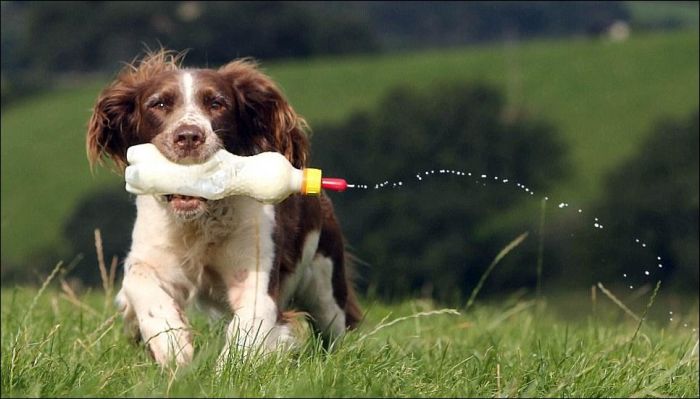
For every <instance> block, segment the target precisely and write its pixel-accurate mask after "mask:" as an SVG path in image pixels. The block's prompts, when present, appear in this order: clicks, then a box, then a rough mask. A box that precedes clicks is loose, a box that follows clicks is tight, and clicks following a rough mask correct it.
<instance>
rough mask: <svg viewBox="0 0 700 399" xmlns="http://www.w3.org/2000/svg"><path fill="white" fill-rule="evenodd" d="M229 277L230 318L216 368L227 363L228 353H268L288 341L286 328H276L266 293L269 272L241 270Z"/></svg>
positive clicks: (274, 307)
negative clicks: (259, 351)
mask: <svg viewBox="0 0 700 399" xmlns="http://www.w3.org/2000/svg"><path fill="white" fill-rule="evenodd" d="M230 277H231V278H230V279H228V280H229V281H228V282H227V283H228V292H227V295H228V300H229V303H230V306H231V308H232V310H233V312H234V316H233V320H231V323H229V325H228V328H227V331H226V344H225V347H224V349H223V351H222V352H221V355H220V357H219V366H220V367H221V366H223V365H224V364H226V362H228V361H229V358H230V357H231V356H232V352H234V353H235V352H238V353H239V355H240V356H246V355H247V354H249V353H250V352H251V351H255V350H256V349H260V350H262V351H263V352H268V351H270V350H272V349H274V348H276V347H277V346H278V345H279V344H290V343H291V341H292V336H291V334H290V331H289V327H288V326H287V325H279V324H278V309H277V304H276V303H275V301H274V299H273V298H272V297H271V296H270V295H269V293H268V283H269V279H270V278H269V272H266V271H265V272H263V271H255V270H249V269H241V270H236V271H234V272H233V273H232V275H231V276H230ZM234 347H235V348H236V349H235V350H234Z"/></svg>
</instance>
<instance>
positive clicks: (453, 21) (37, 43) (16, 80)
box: [1, 1, 629, 103]
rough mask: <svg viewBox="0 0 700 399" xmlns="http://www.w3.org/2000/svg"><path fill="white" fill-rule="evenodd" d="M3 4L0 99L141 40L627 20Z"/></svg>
mask: <svg viewBox="0 0 700 399" xmlns="http://www.w3.org/2000/svg"><path fill="white" fill-rule="evenodd" d="M1 9H2V24H1V25H2V83H3V85H2V86H3V88H2V100H3V103H5V102H7V101H9V100H10V99H12V100H14V99H15V96H16V95H23V94H25V93H27V92H29V91H31V90H32V89H36V88H39V87H42V86H45V85H46V84H47V83H48V82H51V81H52V80H54V75H56V74H66V73H75V72H82V73H84V72H95V71H112V70H114V67H115V64H116V63H117V62H121V61H128V60H132V59H133V58H134V57H135V56H136V55H137V54H138V53H139V52H141V51H142V50H143V49H144V47H148V48H157V47H159V46H161V45H162V46H165V47H167V48H172V49H178V50H184V49H189V50H190V51H189V54H188V57H187V61H188V62H192V63H193V64H194V65H212V66H215V65H220V64H223V63H225V62H228V61H230V60H231V59H233V58H237V57H243V56H253V57H256V58H262V59H278V58H301V57H310V56H317V55H321V54H346V53H373V52H377V51H384V50H393V49H404V48H419V47H444V46H450V45H459V44H465V43H473V42H479V41H488V40H499V39H503V38H504V37H512V36H518V37H532V36H559V35H571V34H599V33H602V32H604V31H605V29H606V28H607V27H608V26H610V24H611V23H613V22H614V21H616V20H627V19H628V18H629V15H628V12H627V11H626V8H625V7H624V5H623V3H621V2H574V3H573V4H572V3H568V2H478V1H477V2H445V1H438V2H435V1H431V2H405V3H397V2H389V1H378V2H371V1H369V2H368V1H359V2H286V1H279V2H277V1H240V2H238V1H237V2H216V1H204V2H195V1H158V2H156V1H138V2H136V1H118V2H117V1H52V2H39V1H27V2H19V1H3V2H2V8H1ZM10 93H12V94H13V96H12V97H11V96H10Z"/></svg>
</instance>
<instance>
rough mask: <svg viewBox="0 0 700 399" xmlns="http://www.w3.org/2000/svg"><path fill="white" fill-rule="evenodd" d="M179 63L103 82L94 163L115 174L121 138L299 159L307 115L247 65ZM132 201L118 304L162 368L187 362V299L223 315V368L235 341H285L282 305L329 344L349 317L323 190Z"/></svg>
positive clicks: (176, 152) (355, 311) (351, 309)
mask: <svg viewBox="0 0 700 399" xmlns="http://www.w3.org/2000/svg"><path fill="white" fill-rule="evenodd" d="M180 59H181V57H180V56H179V55H174V54H173V53H171V52H169V51H164V50H161V51H158V52H155V53H149V54H147V55H146V56H145V57H143V58H142V59H141V60H139V61H138V62H135V63H133V64H131V65H128V66H126V67H125V68H124V69H122V71H121V72H120V73H119V75H118V76H117V78H116V79H115V81H114V82H112V83H111V84H110V85H109V86H108V87H107V88H105V89H104V90H103V91H102V93H101V94H100V95H99V97H98V99H97V103H96V105H95V107H94V110H93V114H92V117H91V118H90V121H89V126H88V132H87V152H88V157H89V159H90V163H91V165H94V164H95V163H101V162H102V159H103V158H104V157H105V156H106V157H109V158H111V159H112V160H113V161H114V162H115V164H116V165H117V168H118V169H121V170H122V171H123V169H124V167H125V166H126V150H127V148H128V147H130V146H132V145H136V144H142V143H149V142H150V143H153V144H155V145H156V146H157V148H158V149H159V150H160V151H161V152H162V153H163V155H165V156H166V157H167V158H169V159H170V160H172V161H174V162H178V163H183V164H187V163H196V162H202V161H204V160H206V159H207V158H208V157H210V156H211V155H212V154H214V153H215V152H216V151H217V150H219V149H220V148H222V147H223V148H225V149H226V150H227V151H229V152H232V153H234V154H237V155H254V154H257V153H259V152H263V151H277V152H280V153H282V154H284V155H285V156H286V157H287V158H288V159H289V161H290V162H291V163H292V164H293V165H294V166H295V167H297V168H301V167H304V166H305V163H306V160H307V157H308V149H309V145H308V141H307V138H306V135H305V128H306V124H305V122H304V120H303V119H302V118H301V117H300V116H298V115H297V114H296V113H295V112H294V110H293V109H292V107H291V106H290V105H289V103H288V102H287V101H286V100H285V98H284V96H283V95H282V93H281V92H280V90H279V89H278V88H277V86H276V85H275V83H274V82H273V81H272V80H271V79H270V78H269V77H268V76H266V75H265V74H263V73H262V72H261V71H260V70H259V69H257V68H256V65H255V64H254V63H253V62H251V61H250V60H236V61H233V62H231V63H229V64H227V65H224V66H222V67H221V68H219V69H216V70H213V69H187V68H182V67H180ZM136 208H137V216H136V222H135V225H134V229H133V234H132V244H131V249H130V251H129V254H128V256H127V258H126V260H125V262H124V279H123V282H122V288H121V290H120V291H119V293H118V295H117V298H116V301H117V304H118V306H119V308H120V310H121V311H122V312H123V316H124V320H125V324H126V326H127V329H128V330H129V331H131V332H132V333H133V334H134V336H138V334H139V332H140V336H141V338H142V339H143V341H144V342H145V343H146V345H147V347H148V348H149V349H150V352H151V354H152V355H153V357H154V358H155V360H156V361H157V362H158V363H160V364H161V365H165V364H169V363H170V362H171V361H175V362H176V364H186V363H188V362H189V361H190V360H191V359H192V356H193V346H192V336H191V333H190V329H189V326H188V322H187V319H186V318H185V314H184V312H183V310H184V308H185V306H186V305H187V304H188V303H190V302H192V301H193V299H198V300H199V302H200V304H202V305H205V306H206V307H207V308H208V309H210V310H214V311H215V313H217V311H218V313H219V314H230V315H233V317H232V321H231V322H230V324H229V325H228V328H227V330H226V344H225V347H224V349H223V351H222V352H221V355H220V357H219V364H220V365H221V364H222V363H223V362H225V361H226V359H227V357H228V356H229V353H230V351H231V348H232V347H233V346H237V347H238V348H241V349H243V351H244V353H245V351H248V350H250V349H252V348H257V349H262V350H264V351H269V350H272V349H274V348H275V347H277V346H278V345H283V346H286V345H289V344H292V343H294V337H293V334H292V329H291V328H290V325H289V313H287V311H289V312H290V313H291V311H292V309H295V310H300V311H304V312H307V313H308V314H309V315H310V316H311V321H312V326H313V328H314V330H315V331H316V332H317V333H320V334H321V335H322V337H323V339H324V341H325V342H329V341H330V340H332V339H334V338H336V337H338V336H340V335H342V334H343V333H344V332H345V330H346V329H347V328H353V327H355V326H356V324H357V323H358V322H359V320H360V317H361V312H360V308H359V306H358V304H357V300H356V297H355V294H354V292H353V290H352V287H351V285H350V283H349V281H348V276H347V273H348V271H347V268H346V263H345V251H344V244H343V237H342V234H341V231H340V227H339V225H338V221H337V220H336V218H335V216H334V213H333V207H332V205H331V202H330V200H329V199H328V197H326V196H325V195H321V196H319V197H305V196H301V195H293V196H291V197H289V198H288V199H286V200H285V201H283V202H281V203H280V204H277V205H265V204H262V203H259V202H257V201H256V200H253V199H251V198H248V197H243V196H233V197H228V198H225V199H222V200H218V201H207V200H205V199H203V198H197V197H187V196H182V195H177V194H175V193H173V194H172V195H166V196H151V195H140V196H137V198H136Z"/></svg>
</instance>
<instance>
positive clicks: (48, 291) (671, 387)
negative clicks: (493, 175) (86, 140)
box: [0, 233, 698, 397]
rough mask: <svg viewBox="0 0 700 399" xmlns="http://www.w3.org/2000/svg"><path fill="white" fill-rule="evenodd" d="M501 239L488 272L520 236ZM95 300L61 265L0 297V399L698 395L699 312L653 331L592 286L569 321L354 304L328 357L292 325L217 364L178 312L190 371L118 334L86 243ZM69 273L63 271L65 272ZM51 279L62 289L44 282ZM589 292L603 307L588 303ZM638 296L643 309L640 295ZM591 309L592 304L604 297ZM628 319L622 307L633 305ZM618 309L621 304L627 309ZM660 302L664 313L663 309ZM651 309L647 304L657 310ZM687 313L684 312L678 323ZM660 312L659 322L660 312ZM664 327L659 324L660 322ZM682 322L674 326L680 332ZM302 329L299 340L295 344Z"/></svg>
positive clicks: (497, 308)
mask: <svg viewBox="0 0 700 399" xmlns="http://www.w3.org/2000/svg"><path fill="white" fill-rule="evenodd" d="M524 238H525V237H524V235H521V236H520V237H517V238H516V239H514V240H513V241H512V242H511V243H509V244H508V245H507V246H506V247H504V248H503V250H502V251H501V252H500V253H499V254H498V255H497V256H496V257H495V258H494V260H493V262H492V263H491V266H489V271H487V272H485V273H484V275H483V276H482V281H483V279H485V278H486V277H487V276H488V273H489V272H490V269H492V268H493V267H495V265H496V264H498V263H499V261H500V260H501V259H502V258H503V257H505V256H506V255H507V254H508V253H509V252H510V251H511V250H512V249H514V248H515V247H517V246H518V245H519V243H520V242H521V241H522V240H523V239H524ZM95 240H96V248H97V253H98V266H99V268H100V273H101V276H102V278H103V290H101V291H92V290H89V291H87V292H86V293H83V294H82V295H77V294H76V293H75V291H74V290H73V289H72V288H71V287H70V285H69V284H67V283H66V281H65V273H64V269H63V268H62V265H61V263H59V264H58V265H57V266H56V267H55V268H54V270H53V271H52V273H51V274H50V275H49V277H48V278H46V279H45V280H44V283H43V285H42V286H41V287H40V288H39V289H36V288H26V287H14V288H12V289H5V290H3V291H2V294H1V295H2V298H1V299H2V307H1V308H0V315H1V327H2V333H1V336H0V347H1V348H2V352H1V355H0V357H1V371H2V373H1V375H2V377H1V378H2V388H1V389H2V391H1V394H2V397H8V396H33V397H63V396H67V397H79V396H105V397H123V396H131V397H152V396H182V397H200V396H202V397H214V396H216V397H219V396H223V397H232V396H233V397H242V396H262V397H279V396H292V397H301V396H304V397H307V396H311V397H328V396H333V397H337V396H346V397H365V396H373V397H376V396H391V397H398V396H407V397H424V396H430V397H433V396H434V397H448V396H449V397H452V396H457V397H487V396H490V397H504V396H508V397H512V396H524V397H541V396H554V397H564V396H565V397H629V396H633V397H637V396H672V397H692V396H697V393H698V355H697V354H698V334H697V328H689V327H688V323H690V324H691V325H692V326H695V327H697V324H698V314H697V306H698V304H697V302H696V303H694V304H691V306H690V307H689V306H688V304H687V303H686V304H685V308H686V309H687V310H686V311H684V312H677V314H676V316H674V317H675V318H676V319H675V320H676V321H675V322H671V323H668V322H665V321H652V320H650V319H649V317H648V316H650V315H651V314H650V312H649V311H650V309H651V308H652V307H653V306H654V305H657V303H658V301H656V302H655V299H657V293H658V291H659V287H660V283H657V285H656V288H655V289H654V290H653V293H652V294H651V295H650V296H646V297H643V298H642V296H643V293H642V295H638V296H637V298H636V300H635V299H634V298H622V299H619V298H617V297H616V296H615V294H614V293H613V292H612V291H611V290H609V289H608V288H605V287H604V286H603V285H602V284H600V283H599V284H598V287H597V288H596V287H592V291H591V298H590V302H589V303H588V304H587V303H586V302H587V301H585V300H583V301H582V300H580V298H572V297H569V298H568V299H567V300H565V301H564V302H566V303H569V304H575V306H576V308H577V310H576V312H575V314H576V317H575V318H574V319H573V320H572V319H571V318H570V319H568V320H567V319H565V318H561V317H560V316H558V314H559V313H558V312H566V313H567V314H568V315H569V316H571V314H572V313H574V312H572V311H571V310H570V309H568V310H567V309H563V308H561V307H557V304H561V303H562V300H561V299H562V297H559V298H555V300H553V301H551V303H550V302H549V301H548V300H546V299H545V300H542V299H541V298H540V295H541V293H540V292H539V290H538V292H537V298H538V299H536V300H533V299H528V298H527V297H526V296H525V295H523V294H522V293H520V294H516V295H513V296H511V297H509V298H506V300H501V301H500V302H498V303H497V304H493V303H487V302H481V303H479V304H478V305H477V306H472V305H474V301H475V298H476V296H477V294H478V293H479V291H480V288H481V284H480V283H481V282H480V283H479V284H477V286H476V287H475V288H474V289H473V292H472V295H471V296H470V298H469V300H468V301H467V303H466V304H465V305H464V306H462V307H461V308H460V309H448V308H439V307H438V306H437V305H436V304H435V303H433V302H432V301H430V300H426V299H417V300H408V301H404V302H400V303H395V304H386V303H382V302H379V301H377V300H371V299H365V300H364V301H363V302H364V309H365V317H364V320H363V321H362V323H361V325H360V327H359V329H357V330H355V331H352V332H350V333H348V334H347V335H346V336H345V337H344V338H343V339H342V340H339V341H337V342H336V343H334V345H333V346H332V347H331V349H330V350H326V349H324V348H323V345H322V344H321V342H320V340H319V339H318V338H316V337H314V336H312V335H310V334H308V331H309V330H308V328H307V329H303V323H302V324H301V326H302V329H301V333H302V335H305V339H303V340H302V343H301V345H300V346H299V347H298V348H296V349H294V350H292V351H290V352H275V353H272V354H268V355H261V354H254V355H252V356H247V357H242V356H240V355H241V354H240V353H236V352H235V351H234V352H233V354H232V356H231V359H230V361H229V362H228V363H227V364H226V365H225V366H224V367H223V368H222V371H221V372H220V373H219V372H217V370H216V360H217V357H218V354H219V351H220V350H221V348H222V344H223V340H224V337H223V332H224V331H225V328H226V324H225V323H226V322H227V320H225V319H224V320H221V321H212V320H210V319H207V318H205V317H204V316H203V315H202V314H201V313H196V312H189V318H190V321H191V326H192V332H193V336H194V345H195V348H196V350H197V354H196V356H195V358H194V360H193V362H192V364H190V365H188V366H184V367H180V368H177V367H176V368H171V367H166V368H160V367H159V366H157V365H156V364H155V363H154V362H153V361H152V360H151V359H150V358H149V357H148V355H147V351H146V350H145V348H144V347H143V345H142V344H134V343H133V342H131V341H130V340H129V339H127V338H126V336H125V334H124V333H123V332H122V331H123V325H122V321H121V319H120V318H119V315H118V312H116V311H115V309H114V307H113V305H112V303H111V299H112V297H113V292H114V265H112V267H111V268H110V270H109V272H108V271H107V267H106V265H105V263H104V259H103V257H102V256H101V252H102V247H101V237H100V236H99V234H98V233H96V236H95ZM70 267H71V266H70V265H69V267H68V268H70ZM54 280H60V283H61V284H60V285H61V290H59V289H57V288H56V287H54V286H53V285H52V283H53V282H55V281H54ZM598 289H600V292H601V293H602V294H605V296H607V297H608V298H609V299H610V301H607V302H605V303H603V302H602V301H598V299H597V292H598ZM647 297H648V299H647ZM601 299H602V296H601ZM640 299H643V301H642V302H646V305H645V306H643V313H642V314H641V316H639V315H638V314H636V313H635V312H634V310H632V308H635V307H636V308H640V307H642V305H643V303H640V301H639V300H640ZM623 301H625V302H627V304H625V303H624V302H623ZM662 306H664V305H662ZM657 307H658V305H657ZM686 312H687V314H686ZM662 313H664V312H662ZM663 319H665V316H664V317H663V318H661V319H660V320H663ZM681 324H682V327H681ZM304 333H305V334H304Z"/></svg>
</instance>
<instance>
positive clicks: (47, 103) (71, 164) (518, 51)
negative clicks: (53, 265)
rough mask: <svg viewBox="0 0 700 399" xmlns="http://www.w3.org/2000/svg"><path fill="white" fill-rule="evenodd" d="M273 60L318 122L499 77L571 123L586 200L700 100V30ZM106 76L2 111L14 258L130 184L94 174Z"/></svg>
mask: <svg viewBox="0 0 700 399" xmlns="http://www.w3.org/2000/svg"><path fill="white" fill-rule="evenodd" d="M263 66H264V68H265V69H266V70H267V72H268V73H269V74H270V75H272V76H273V77H274V78H275V79H276V80H277V81H278V82H280V84H281V86H282V87H283V88H284V90H285V92H286V93H287V95H288V97H289V98H290V100H291V102H292V103H293V104H294V106H295V108H296V109H297V110H298V111H299V112H300V113H301V114H303V115H304V116H305V117H306V118H307V119H308V120H309V122H310V123H311V125H312V127H314V126H319V125H321V124H323V123H328V122H334V121H338V120H341V119H342V118H344V117H346V116H348V115H349V114H350V113H351V112H352V111H354V110H359V109H363V108H369V107H372V106H373V105H374V104H375V103H376V102H377V100H378V99H379V98H380V97H381V96H382V94H383V93H385V91H386V90H387V89H388V88H390V87H393V86H395V85H412V86H415V87H418V88H426V87H429V86H430V85H432V84H434V83H436V82H445V81H447V82H449V81H459V80H472V79H480V80H487V81H490V82H492V83H493V84H494V85H496V86H498V87H501V88H502V89H504V90H505V92H506V93H507V95H508V98H509V99H510V101H511V102H512V103H513V104H516V105H518V104H519V105H521V106H523V107H525V108H526V109H527V110H528V112H529V113H531V114H533V115H536V116H538V117H541V118H545V119H548V120H550V121H552V122H553V123H554V124H555V125H556V126H557V127H558V128H559V129H560V130H561V132H562V134H563V135H564V137H565V139H566V140H567V141H568V142H569V144H570V145H571V149H572V151H571V152H572V160H573V163H574V166H575V168H576V170H575V171H574V173H573V177H572V178H571V179H569V180H568V181H566V182H565V183H563V184H562V185H561V187H559V188H558V189H557V191H556V193H555V194H558V195H560V196H562V197H564V198H569V199H573V200H575V201H576V202H578V203H582V202H585V201H587V200H590V199H592V198H595V196H596V195H597V194H598V193H599V181H600V177H601V176H602V174H603V173H604V172H606V171H607V170H610V169H611V168H613V167H615V165H616V164H617V163H619V162H620V161H621V160H623V159H624V158H625V157H627V156H629V155H631V154H632V153H633V152H634V150H635V148H636V146H637V145H638V143H639V141H640V139H641V138H643V137H644V135H645V134H646V133H647V132H648V131H649V128H650V126H651V123H652V122H654V121H655V120H657V118H659V117H660V116H665V115H669V116H681V115H685V114H687V113H688V112H689V111H690V110H691V109H693V108H695V107H697V106H698V32H697V31H689V32H680V33H670V34H656V35H635V34H633V35H632V36H631V38H630V39H629V40H628V41H626V42H622V43H611V42H608V41H604V40H589V39H578V40H573V41H572V40H567V41H563V40H561V41H536V42H527V43H518V44H517V45H503V44H500V45H494V46H488V47H469V48H462V49H454V50H441V51H432V52H420V53H405V54H398V55H397V54H393V55H386V56H379V57H377V56H372V57H347V58H346V57H343V58H323V59H316V60H312V61H296V62H286V63H280V64H264V65H263ZM117 67H118V65H117V63H115V68H117ZM115 72H116V71H115ZM106 82H107V79H106V78H105V80H104V81H101V82H89V83H87V82H86V83H85V84H84V85H77V86H76V87H71V88H64V89H61V90H57V91H54V92H51V93H46V94H43V95H40V96H36V97H33V98H29V99H26V100H24V101H22V102H20V103H17V104H13V105H11V106H10V107H8V108H6V109H4V110H3V113H2V147H1V161H2V179H1V185H2V257H3V260H5V261H13V262H18V261H21V260H22V259H25V258H26V257H27V256H28V255H30V254H31V253H32V252H34V251H37V250H40V249H41V248H43V247H45V246H48V245H56V244H59V245H62V240H63V238H62V237H61V226H62V224H63V223H64V220H65V218H66V217H68V215H69V214H70V213H71V210H72V207H73V206H74V204H75V202H76V201H77V200H78V199H79V198H80V197H82V196H83V195H85V194H86V193H88V192H90V191H91V190H95V189H96V188H98V187H100V186H104V185H114V186H119V185H121V182H120V179H119V178H118V177H117V176H114V175H112V174H111V173H110V172H108V171H107V170H104V169H101V170H97V172H96V174H95V176H92V175H91V174H90V171H89V168H88V164H87V161H86V159H85V150H84V134H85V126H86V121H87V119H88V118H89V115H90V108H91V107H92V104H93V102H94V100H95V98H96V96H97V93H98V91H99V89H100V87H102V86H103V85H104V84H105V83H106ZM426 133H429V132H426ZM412 172H413V171H406V173H407V175H408V174H411V173H412ZM376 178H377V179H376V180H380V179H381V178H382V176H380V175H378V176H376ZM367 179H368V181H373V180H374V177H373V176H368V177H367Z"/></svg>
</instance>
